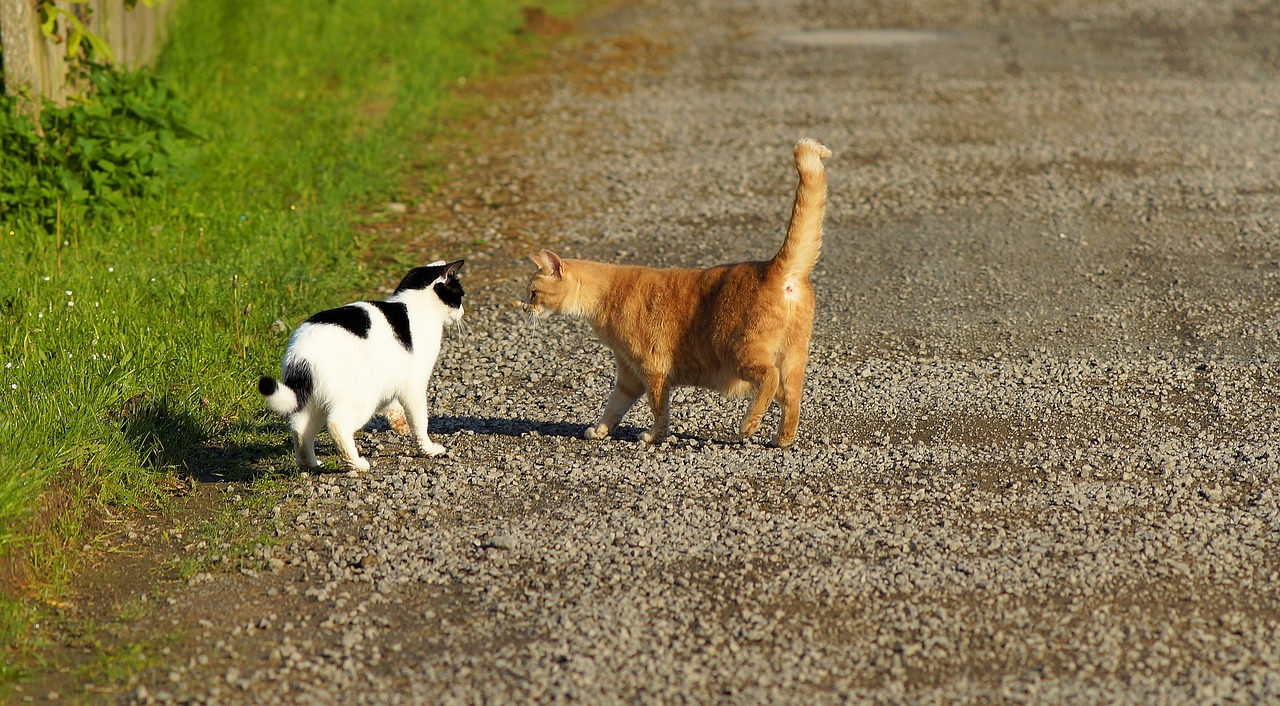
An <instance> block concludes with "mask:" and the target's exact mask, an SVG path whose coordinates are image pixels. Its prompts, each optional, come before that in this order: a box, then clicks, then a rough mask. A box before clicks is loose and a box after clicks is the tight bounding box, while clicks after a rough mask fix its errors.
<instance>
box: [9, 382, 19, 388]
mask: <svg viewBox="0 0 1280 706" xmlns="http://www.w3.org/2000/svg"><path fill="white" fill-rule="evenodd" d="M9 387H11V388H13V389H15V390H16V389H18V383H16V382H15V383H10V384H9Z"/></svg>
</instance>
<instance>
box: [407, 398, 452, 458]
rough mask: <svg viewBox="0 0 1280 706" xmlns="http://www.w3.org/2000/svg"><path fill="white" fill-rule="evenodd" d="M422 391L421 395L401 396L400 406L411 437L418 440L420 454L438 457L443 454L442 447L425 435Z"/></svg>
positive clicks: (425, 405)
mask: <svg viewBox="0 0 1280 706" xmlns="http://www.w3.org/2000/svg"><path fill="white" fill-rule="evenodd" d="M425 387H426V386H425V385H424V386H423V388H424V390H423V392H421V393H416V392H415V393H414V394H411V395H403V396H401V398H400V404H401V405H403V406H404V414H405V417H406V418H407V420H408V422H409V427H410V428H412V429H413V435H414V437H415V438H417V440H418V448H419V449H421V450H422V453H424V454H426V455H428V456H439V455H440V454H443V453H444V452H445V448H444V446H441V445H440V444H437V443H435V442H434V441H432V440H431V437H430V436H428V435H427V418H428V417H427V393H426V391H425Z"/></svg>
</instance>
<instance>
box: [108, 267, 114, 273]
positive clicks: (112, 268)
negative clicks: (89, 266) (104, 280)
mask: <svg viewBox="0 0 1280 706" xmlns="http://www.w3.org/2000/svg"><path fill="white" fill-rule="evenodd" d="M115 271H116V268H114V267H108V268H107V272H115Z"/></svg>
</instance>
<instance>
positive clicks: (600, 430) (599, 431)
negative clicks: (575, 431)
mask: <svg viewBox="0 0 1280 706" xmlns="http://www.w3.org/2000/svg"><path fill="white" fill-rule="evenodd" d="M608 436H609V425H608V424H604V423H603V422H602V423H600V424H597V425H595V426H591V427H587V431H586V437H587V438H588V439H591V440H592V441H599V440H600V439H604V438H608Z"/></svg>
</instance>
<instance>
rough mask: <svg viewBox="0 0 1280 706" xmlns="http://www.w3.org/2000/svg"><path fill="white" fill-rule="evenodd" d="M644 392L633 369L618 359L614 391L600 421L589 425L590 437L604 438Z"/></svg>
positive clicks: (588, 433)
mask: <svg viewBox="0 0 1280 706" xmlns="http://www.w3.org/2000/svg"><path fill="white" fill-rule="evenodd" d="M643 394H644V385H643V384H641V382H640V378H638V377H636V375H635V373H633V372H631V369H630V368H628V367H627V366H625V365H623V364H622V362H621V361H618V379H617V380H616V381H614V383H613V392H612V393H611V394H610V395H609V401H608V402H606V403H605V405H604V415H603V416H601V417H600V421H598V422H596V423H595V424H594V425H592V426H589V427H587V434H586V436H587V438H588V439H603V438H605V437H607V436H609V432H611V431H613V428H614V427H616V426H618V422H620V421H622V418H623V417H624V416H626V414H627V412H629V411H630V410H631V407H632V405H634V404H635V403H636V400H638V399H640V395H643Z"/></svg>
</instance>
